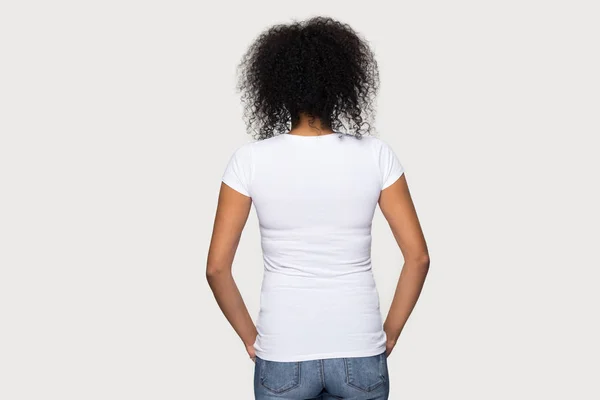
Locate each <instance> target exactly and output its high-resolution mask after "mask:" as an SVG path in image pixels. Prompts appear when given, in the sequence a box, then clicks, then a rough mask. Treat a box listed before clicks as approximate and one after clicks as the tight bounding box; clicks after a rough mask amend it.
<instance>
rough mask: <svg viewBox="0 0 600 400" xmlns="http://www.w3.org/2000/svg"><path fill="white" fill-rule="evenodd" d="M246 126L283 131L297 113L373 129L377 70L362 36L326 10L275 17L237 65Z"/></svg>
mask: <svg viewBox="0 0 600 400" xmlns="http://www.w3.org/2000/svg"><path fill="white" fill-rule="evenodd" d="M237 71H238V76H239V78H238V79H239V80H238V84H237V90H238V92H241V94H242V103H243V104H244V121H245V123H246V127H247V130H248V133H255V134H257V135H256V136H255V138H256V139H258V140H261V139H266V138H269V137H272V136H274V135H278V134H281V133H286V132H287V131H289V130H290V129H291V128H293V127H294V126H295V125H296V124H297V122H298V121H299V118H300V114H305V115H308V116H309V117H310V118H311V120H313V121H314V118H315V117H316V118H319V119H320V120H321V125H322V127H327V128H329V129H331V130H333V131H336V132H339V131H344V132H345V133H347V134H351V135H354V136H356V137H358V138H359V139H360V137H361V136H362V135H363V134H366V133H369V132H371V130H372V122H373V119H374V115H375V110H374V106H373V100H374V98H375V96H376V94H377V90H378V88H379V71H378V68H377V62H376V61H375V57H374V54H373V51H372V50H371V49H370V48H369V45H368V43H367V41H366V40H364V39H363V38H361V37H360V35H359V34H358V33H357V32H355V31H354V30H353V29H352V28H351V27H350V26H349V25H348V24H346V23H342V22H339V21H336V20H334V19H332V18H329V17H322V16H318V17H312V18H310V19H307V20H305V21H300V22H298V21H294V22H293V23H290V24H278V25H273V26H271V27H270V28H268V29H267V30H266V31H264V32H263V33H261V34H260V35H259V36H258V38H257V39H256V40H255V41H254V42H253V43H252V44H251V45H250V47H249V48H248V50H247V52H246V53H245V54H244V56H243V57H242V61H241V62H240V64H239V65H238V67H237Z"/></svg>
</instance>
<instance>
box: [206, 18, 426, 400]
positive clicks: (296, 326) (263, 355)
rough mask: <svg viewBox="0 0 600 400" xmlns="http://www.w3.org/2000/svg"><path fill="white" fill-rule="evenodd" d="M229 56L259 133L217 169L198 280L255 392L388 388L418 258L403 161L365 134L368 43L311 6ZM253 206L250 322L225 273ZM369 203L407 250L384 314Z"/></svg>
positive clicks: (371, 70) (418, 236)
mask: <svg viewBox="0 0 600 400" xmlns="http://www.w3.org/2000/svg"><path fill="white" fill-rule="evenodd" d="M239 67H240V70H241V74H240V81H239V89H240V91H241V92H242V99H243V101H244V103H245V105H246V113H245V120H246V123H247V126H248V130H249V131H254V132H256V133H257V136H256V137H255V139H257V140H255V141H252V142H248V143H246V144H244V145H242V146H240V147H238V148H237V149H236V150H235V152H234V153H233V155H232V156H231V158H230V160H229V163H228V164H227V166H226V168H225V172H224V174H223V177H222V183H221V188H220V194H219V200H218V206H217V212H216V217H215V225H214V228H213V234H212V239H211V243H210V249H209V254H208V260H207V279H208V282H209V284H210V286H211V289H212V291H213V293H214V295H215V298H216V300H217V302H218V304H219V306H220V307H221V309H222V311H223V313H224V314H225V316H226V317H227V319H228V321H229V322H230V323H231V325H232V326H233V328H234V329H235V331H236V332H237V334H238V335H239V337H240V338H241V340H242V342H243V343H244V344H245V347H246V350H247V351H248V354H249V356H250V358H251V359H252V360H254V362H255V364H254V371H255V372H254V392H255V397H256V399H275V398H276V399H315V398H316V399H334V398H335V399H340V398H341V399H355V400H360V399H387V398H388V396H389V388H390V383H389V375H388V364H387V358H388V357H389V355H390V354H391V352H392V350H393V348H394V346H395V344H396V342H397V340H398V337H399V336H400V333H401V331H402V329H403V327H404V325H405V323H406V321H407V319H408V317H409V315H410V314H411V311H412V310H413V307H414V306H415V304H416V302H417V299H418V297H419V294H420V292H421V288H422V286H423V283H424V280H425V277H426V275H427V271H428V268H429V256H428V251H427V245H426V243H425V239H424V237H423V233H422V231H421V227H420V224H419V220H418V218H417V215H416V212H415V209H414V206H413V203H412V200H411V197H410V193H409V190H408V187H407V183H406V178H405V174H404V169H403V167H402V165H401V164H400V162H399V160H398V158H397V156H396V154H395V153H394V151H393V149H392V148H391V147H390V146H389V145H388V144H387V143H386V142H384V141H383V140H382V139H379V138H377V137H375V136H372V135H369V133H370V131H371V124H370V123H369V120H370V119H372V117H373V106H372V102H373V99H374V96H375V93H376V91H377V88H378V72H377V64H376V62H375V60H374V57H373V53H372V52H371V50H370V49H369V47H368V45H367V44H366V42H365V41H364V40H362V39H361V38H360V37H359V36H358V35H357V33H356V32H354V31H353V30H352V29H351V28H350V27H349V26H348V25H346V24H343V23H340V22H338V21H335V20H333V19H330V18H323V17H315V18H312V19H309V20H307V21H304V22H294V23H292V24H288V25H276V26H273V27H271V28H270V29H268V30H267V31H265V32H264V33H262V34H261V35H260V36H259V37H258V39H257V40H256V41H255V42H254V43H253V44H252V45H251V46H250V48H249V50H248V52H247V53H246V54H245V56H244V58H243V59H242V62H241V64H240V66H239ZM342 128H344V129H343V130H345V132H342ZM252 204H254V206H255V210H256V213H257V217H258V219H259V223H260V234H261V244H262V252H263V258H264V275H263V282H262V288H261V298H260V312H259V315H258V320H257V325H256V327H255V326H254V324H253V322H252V319H251V317H250V315H249V314H248V311H247V309H246V306H245V304H244V302H243V300H242V298H241V296H240V293H239V291H238V289H237V286H236V284H235V282H234V280H233V278H232V273H231V266H232V262H233V259H234V255H235V252H236V249H237V245H238V243H239V240H240V237H241V233H242V230H243V228H244V226H245V223H246V220H247V217H248V215H249V212H250V209H251V205H252ZM378 204H379V207H380V209H381V211H382V213H383V215H384V216H385V218H386V219H387V221H388V222H389V225H390V227H391V230H392V232H393V234H394V236H395V238H396V241H397V243H398V245H399V246H400V249H401V251H402V254H403V256H404V260H405V263H404V266H403V269H402V272H401V274H400V279H399V282H398V286H397V289H396V293H395V296H394V299H393V301H392V305H391V308H390V311H389V313H388V315H387V318H386V320H385V323H383V321H382V317H381V313H380V308H379V297H378V292H377V288H376V286H375V282H374V279H373V274H372V269H371V257H370V252H371V223H372V219H373V215H374V212H375V208H376V206H377V205H378ZM387 267H393V266H387Z"/></svg>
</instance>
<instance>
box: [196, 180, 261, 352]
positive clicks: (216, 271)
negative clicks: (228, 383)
mask: <svg viewBox="0 0 600 400" xmlns="http://www.w3.org/2000/svg"><path fill="white" fill-rule="evenodd" d="M251 205H252V199H251V198H250V197H248V196H245V195H243V194H241V193H239V192H237V191H236V190H234V189H232V188H231V187H229V186H227V185H226V184H225V183H223V182H222V183H221V190H220V193H219V200H218V205H217V211H216V215H215V221H214V227H213V232H212V238H211V242H210V248H209V251H208V259H207V263H206V279H207V280H208V283H209V285H210V288H211V290H212V291H213V294H214V296H215V299H216V300H217V303H218V304H219V307H220V308H221V311H222V312H223V314H224V315H225V317H226V318H227V320H228V321H229V323H230V324H231V326H232V327H233V329H234V330H235V331H236V333H237V334H238V336H239V337H240V339H242V342H243V343H244V345H245V346H246V350H248V353H249V355H250V357H251V358H252V359H253V360H254V347H253V345H254V341H255V340H256V335H257V332H256V327H255V326H254V323H253V322H252V318H251V317H250V314H249V313H248V309H247V308H246V305H245V304H244V301H243V299H242V296H241V294H240V292H239V290H238V287H237V285H236V284H235V281H234V279H233V275H232V272H231V267H232V264H233V259H234V256H235V253H236V251H237V247H238V244H239V241H240V238H241V235H242V231H243V229H244V226H245V225H246V221H247V220H248V215H249V213H250V208H251Z"/></svg>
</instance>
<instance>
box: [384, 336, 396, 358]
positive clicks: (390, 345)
mask: <svg viewBox="0 0 600 400" xmlns="http://www.w3.org/2000/svg"><path fill="white" fill-rule="evenodd" d="M395 346H396V342H394V341H391V340H388V341H387V342H385V356H386V357H389V356H390V354H392V350H394V347H395Z"/></svg>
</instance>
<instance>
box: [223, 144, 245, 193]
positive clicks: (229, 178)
mask: <svg viewBox="0 0 600 400" xmlns="http://www.w3.org/2000/svg"><path fill="white" fill-rule="evenodd" d="M251 144H252V143H246V144H244V145H242V146H240V147H238V148H237V149H236V150H235V151H234V152H233V154H232V155H231V157H230V158H229V162H228V163H227V166H226V167H225V172H224V173H223V176H222V178H221V180H222V181H223V182H225V184H227V186H229V187H231V188H232V189H234V190H236V191H237V192H239V193H241V194H243V195H244V196H248V197H251V196H250V181H251V178H252V148H251Z"/></svg>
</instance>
